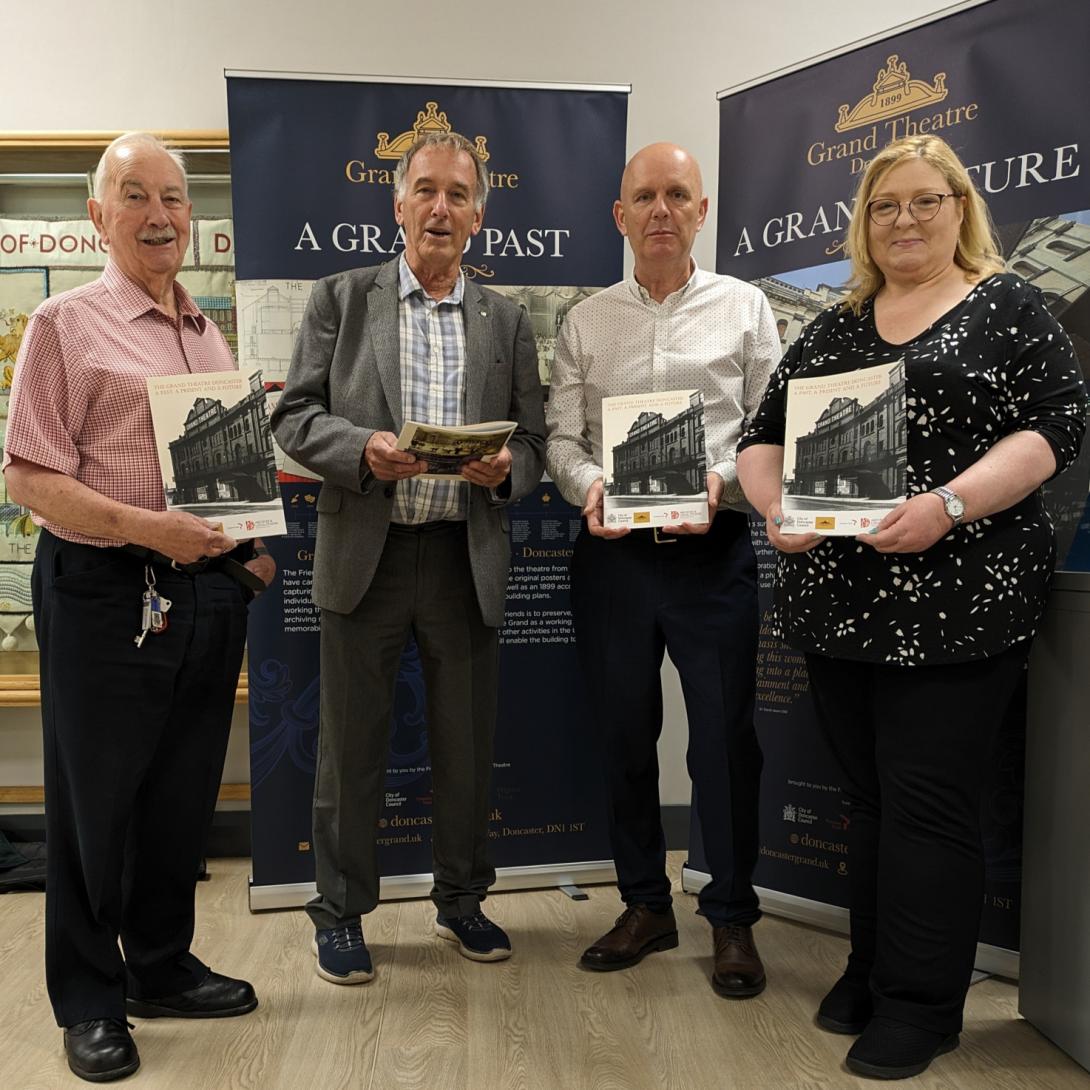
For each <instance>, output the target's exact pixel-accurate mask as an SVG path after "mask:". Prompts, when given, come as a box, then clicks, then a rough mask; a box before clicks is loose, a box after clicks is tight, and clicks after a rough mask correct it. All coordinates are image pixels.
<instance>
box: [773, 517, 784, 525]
mask: <svg viewBox="0 0 1090 1090" xmlns="http://www.w3.org/2000/svg"><path fill="white" fill-rule="evenodd" d="M772 521H773V522H774V523H775V524H776V525H777V526H782V525H783V519H782V518H780V516H779V515H777V516H776V517H775V518H774V519H773V520H772Z"/></svg>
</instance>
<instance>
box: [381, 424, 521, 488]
mask: <svg viewBox="0 0 1090 1090" xmlns="http://www.w3.org/2000/svg"><path fill="white" fill-rule="evenodd" d="M517 426H518V425H517V424H515V422H514V421H513V420H489V421H487V422H485V423H483V424H464V425H462V426H460V427H444V426H442V425H439V424H421V423H419V422H417V421H416V420H408V421H406V423H405V426H404V427H403V428H402V429H401V434H400V435H399V436H398V437H397V449H398V450H407V451H409V453H410V454H415V455H416V456H417V458H420V459H422V460H423V461H425V462H427V463H428V469H427V472H425V473H421V474H420V476H419V477H416V478H415V479H416V480H418V481H464V480H465V477H463V476H462V475H461V473H460V472H459V471H460V469H461V467H462V463H463V462H469V461H472V460H473V459H480V460H481V461H483V462H490V461H491V460H492V459H493V458H495V457H496V455H497V454H499V452H500V451H501V450H503V447H504V444H505V443H506V442H507V440H508V439H510V438H511V436H512V435H513V434H514V431H515V428H516V427H517Z"/></svg>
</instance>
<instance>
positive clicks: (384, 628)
mask: <svg viewBox="0 0 1090 1090" xmlns="http://www.w3.org/2000/svg"><path fill="white" fill-rule="evenodd" d="M487 195H488V173H487V171H486V170H485V167H484V164H483V163H482V162H481V161H480V159H479V158H478V157H477V156H476V155H475V154H474V150H473V145H472V144H471V143H470V142H469V141H467V140H466V139H465V138H464V137H462V136H459V135H458V134H456V133H439V134H429V135H427V136H424V137H422V138H420V139H419V140H417V141H416V143H415V144H413V146H412V147H411V148H410V149H409V150H408V151H407V152H406V153H405V155H404V156H403V157H402V159H401V161H400V162H399V163H398V166H397V170H396V172H395V175H394V216H395V219H396V220H397V222H398V223H399V224H400V225H401V227H402V229H403V231H404V236H405V252H404V254H403V255H402V256H401V257H399V258H397V259H395V260H393V261H390V262H388V263H387V264H385V265H381V266H378V267H377V268H367V269H354V270H351V271H349V272H345V273H339V274H337V275H335V276H330V277H327V278H326V279H324V280H320V281H318V283H317V284H315V285H314V291H313V293H312V295H311V299H310V303H309V305H308V307H307V311H306V315H305V317H304V319H303V325H302V327H301V329H300V331H299V336H298V339H297V341H296V344H295V351H294V354H293V356H292V362H291V369H290V371H289V372H288V379H287V384H286V386H285V389H284V393H283V396H282V397H281V399H280V403H279V405H278V406H277V408H276V411H275V413H274V414H273V430H274V432H275V434H276V438H277V441H278V442H279V443H280V445H281V446H282V447H283V448H284V450H285V451H287V453H288V454H290V455H291V456H292V457H293V458H295V459H297V460H298V461H299V462H301V463H302V464H303V465H305V466H307V467H309V468H310V469H312V470H314V471H315V472H317V473H319V474H321V476H322V478H323V484H322V490H321V493H320V495H319V497H318V538H317V548H316V551H315V557H314V601H315V604H317V605H318V606H319V607H320V608H321V611H322V635H321V656H322V657H321V665H322V678H321V724H320V732H319V753H318V771H317V778H316V782H315V793H314V854H315V862H316V870H317V882H318V896H317V897H316V898H315V899H314V900H313V901H311V902H310V904H309V905H308V906H307V911H308V912H309V914H310V917H311V919H312V920H313V921H314V925H315V929H316V934H315V940H314V947H313V948H314V951H315V953H316V954H317V957H318V975H319V976H321V977H323V978H324V979H325V980H329V981H332V982H333V983H337V984H359V983H362V982H364V981H367V980H370V979H371V978H372V976H373V969H372V963H371V957H370V954H369V952H368V950H367V947H366V944H365V943H364V939H363V931H362V927H361V923H360V917H361V915H364V914H366V913H368V912H370V911H371V910H372V909H373V908H374V907H375V905H376V904H377V903H378V892H379V874H378V863H377V855H376V847H375V834H376V827H377V822H378V818H379V811H380V807H381V804H382V793H383V790H384V781H385V773H386V764H387V754H388V749H389V735H390V710H391V705H392V701H393V692H394V687H395V684H396V681H397V671H398V663H399V660H400V656H401V651H402V648H403V647H404V645H405V641H406V638H407V636H408V635H409V633H410V632H412V633H413V635H414V636H415V639H416V643H417V647H418V648H419V651H420V658H421V662H422V665H423V669H424V680H425V686H426V689H427V716H428V745H429V749H430V754H431V766H432V798H433V823H432V853H433V871H434V883H435V884H434V888H433V889H432V899H433V901H434V902H435V905H436V908H437V910H438V917H437V921H436V931H437V933H438V934H440V935H441V936H443V937H444V938H448V939H452V940H454V941H455V942H457V943H458V945H459V949H460V951H461V953H462V954H464V955H465V956H466V957H469V958H472V959H474V960H478V961H495V960H499V959H501V958H505V957H508V956H510V953H511V945H510V942H509V941H508V938H507V936H506V935H505V934H504V933H503V931H502V930H501V929H500V928H499V927H497V926H496V925H495V924H494V923H492V921H490V920H489V919H488V918H487V917H486V916H485V915H484V914H483V913H482V912H481V910H480V902H481V901H482V900H483V899H484V897H485V894H486V892H487V890H488V888H489V886H490V885H491V884H492V882H493V881H494V880H495V870H494V869H493V868H492V867H491V865H490V864H489V862H488V852H487V843H488V841H487V835H488V833H487V821H488V810H489V782H490V777H491V770H492V736H493V731H494V726H495V718H496V687H497V659H498V634H499V626H500V624H501V623H502V621H503V608H504V592H505V588H506V584H507V569H508V563H509V555H510V553H509V546H508V523H507V514H506V512H505V511H504V506H505V505H506V504H507V503H510V502H512V501H513V500H517V499H519V498H520V497H522V496H524V495H526V493H528V492H529V491H530V490H531V489H532V488H533V487H534V486H535V485H536V484H537V483H538V481H539V479H540V477H541V472H542V468H543V465H544V445H545V444H544V434H545V424H544V414H543V408H542V391H541V385H540V380H539V378H538V371H537V352H536V348H535V345H534V337H533V333H532V331H531V329H530V323H529V319H528V318H527V316H526V314H525V313H524V312H523V311H522V310H521V309H520V308H519V307H517V306H516V305H515V304H513V303H512V302H510V301H509V300H506V299H504V298H502V297H500V296H498V295H496V294H495V293H493V292H489V291H487V290H483V289H481V288H479V287H477V286H476V285H475V284H473V283H472V282H470V281H469V280H467V278H466V277H465V275H464V274H463V273H462V271H461V258H462V253H463V251H464V249H465V245H466V243H467V241H468V240H469V238H470V236H472V235H475V234H476V233H477V232H478V231H479V230H480V227H481V222H482V219H483V216H484V206H485V200H486V198H487ZM505 418H506V419H510V420H513V421H515V422H516V423H517V424H518V427H517V429H516V431H515V433H514V435H512V437H511V439H510V440H509V442H508V444H507V446H506V447H505V448H504V449H503V451H501V452H500V454H498V455H497V456H496V457H495V458H494V459H493V460H492V461H490V462H483V461H476V460H475V461H470V462H468V463H466V464H465V465H464V466H463V467H462V470H461V475H462V478H464V479H463V480H460V481H456V482H441V481H420V480H414V478H416V477H417V476H418V475H419V474H420V473H421V472H423V471H424V469H425V468H426V463H425V462H423V461H417V460H416V459H415V458H414V456H413V455H411V454H409V453H407V452H405V451H399V450H397V449H396V445H395V444H396V436H397V433H398V432H399V431H400V430H401V426H402V424H403V423H404V422H405V421H406V420H409V419H415V420H418V421H422V422H426V423H431V424H444V425H458V424H471V423H476V422H480V421H485V420H498V419H505Z"/></svg>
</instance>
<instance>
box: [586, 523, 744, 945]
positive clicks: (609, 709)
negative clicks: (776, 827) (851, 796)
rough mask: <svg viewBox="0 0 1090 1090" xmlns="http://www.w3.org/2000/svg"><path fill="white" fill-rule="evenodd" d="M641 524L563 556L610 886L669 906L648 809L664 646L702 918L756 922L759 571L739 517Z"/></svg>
mask: <svg viewBox="0 0 1090 1090" xmlns="http://www.w3.org/2000/svg"><path fill="white" fill-rule="evenodd" d="M660 540H661V544H660V543H658V542H657V541H656V535H655V534H654V533H653V532H652V531H649V530H633V531H632V532H631V533H630V534H628V535H627V536H626V537H623V538H618V539H615V540H612V541H610V540H605V539H603V538H597V537H593V536H592V535H591V534H589V533H588V532H587V531H586V529H585V528H584V530H583V532H582V534H581V535H580V537H579V539H578V540H577V542H576V545H575V555H574V557H573V559H572V590H571V595H572V615H573V620H574V625H575V634H576V641H577V645H578V652H579V660H580V666H581V670H582V673H583V677H584V680H585V683H586V688H587V693H588V696H589V700H590V704H591V710H592V712H593V716H594V721H595V723H596V724H597V726H598V728H599V729H600V731H601V733H602V737H603V743H604V747H603V748H604V752H605V759H606V765H607V768H606V773H607V783H608V788H609V813H610V836H611V844H612V848H613V856H614V861H615V863H616V866H617V884H618V887H619V889H620V893H621V897H622V899H623V900H624V902H625V903H626V904H628V905H633V904H640V903H642V904H648V905H652V906H665V905H668V904H669V903H670V882H669V879H668V878H667V876H666V841H665V837H664V835H663V831H662V819H661V815H660V810H659V790H658V780H659V766H658V755H657V751H656V745H657V743H658V739H659V735H660V734H661V732H662V687H661V683H660V675H659V671H660V668H661V666H662V656H663V652H664V651H666V652H668V653H669V655H670V659H671V660H672V661H673V663H674V665H675V666H676V667H677V670H678V673H679V674H680V676H681V686H682V691H683V694H684V698H685V711H686V716H687V718H688V723H689V747H688V751H687V754H686V758H687V763H688V768H689V775H690V776H691V778H692V781H693V784H694V786H695V787H696V801H697V812H698V818H699V820H700V827H701V832H702V835H703V838H704V846H705V850H706V853H707V859H708V866H709V870H710V871H711V881H710V883H709V884H708V885H706V886H705V887H704V889H703V890H701V892H700V897H699V902H700V912H701V914H702V915H704V916H706V917H707V918H708V919H709V920H710V921H711V922H712V923H713V924H715V925H717V926H719V925H723V924H731V923H733V924H751V923H754V922H755V921H756V920H757V919H758V918H759V917H760V910H759V909H758V907H757V895H756V893H755V892H754V890H753V882H752V877H753V868H754V866H755V864H756V862H757V843H758V842H757V801H758V789H759V783H760V777H761V765H762V757H761V751H760V747H759V746H758V744H757V734H756V731H755V729H754V725H753V704H754V696H755V690H756V655H757V632H758V612H757V563H756V559H755V557H754V553H753V546H752V544H751V542H750V536H749V520H748V519H747V517H746V516H745V515H743V514H741V513H739V512H736V511H729V510H724V511H720V512H719V514H718V515H717V516H716V518H715V519H714V520H713V522H712V526H711V529H710V530H709V532H708V533H707V534H705V535H681V536H679V537H678V538H677V539H676V541H673V540H671V539H668V535H660Z"/></svg>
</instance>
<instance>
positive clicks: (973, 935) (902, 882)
mask: <svg viewBox="0 0 1090 1090" xmlns="http://www.w3.org/2000/svg"><path fill="white" fill-rule="evenodd" d="M1028 651H1029V645H1028V642H1023V643H1020V644H1015V645H1014V647H1012V648H1010V649H1008V650H1007V651H1004V652H1003V653H1002V654H999V655H993V656H991V657H989V658H983V659H975V660H972V661H970V662H961V663H953V664H949V665H934V666H912V667H906V666H898V665H887V664H885V663H872V662H858V661H852V660H848V659H834V658H828V657H826V656H824V655H814V654H808V655H807V656H806V666H807V669H808V670H809V672H810V687H811V691H812V692H813V695H814V705H815V707H816V709H817V717H818V723H819V725H820V727H821V730H822V732H823V733H824V734H825V737H826V739H827V740H828V742H829V745H830V747H831V749H832V751H833V753H834V754H835V756H836V758H837V761H838V763H839V765H840V768H841V771H842V774H843V777H844V779H843V784H842V787H843V791H844V794H845V796H846V798H847V799H848V802H849V805H850V817H851V823H850V825H849V827H848V852H849V855H848V874H849V882H850V885H849V902H850V907H851V954H850V956H849V960H848V969H847V973H848V976H850V977H852V978H853V979H855V980H858V981H860V982H862V981H869V984H870V988H871V992H872V994H873V997H874V1013H875V1014H876V1015H882V1016H883V1017H886V1018H892V1019H895V1020H896V1021H898V1022H906V1023H908V1024H909V1025H913V1026H918V1027H920V1028H922V1029H927V1030H931V1031H932V1032H935V1033H941V1034H944V1035H949V1034H953V1033H958V1032H959V1031H960V1030H961V1016H962V1008H963V1007H964V1005H965V993H966V992H967V991H968V988H969V980H970V977H971V976H972V971H973V961H974V959H975V956H976V943H977V935H978V934H979V931H980V915H981V910H982V907H983V902H984V846H983V842H982V840H981V821H980V814H981V809H980V808H981V793H982V790H983V784H984V776H985V773H986V771H987V768H988V756H989V752H990V750H991V746H992V741H993V739H994V738H995V734H996V731H997V730H998V728H999V726H1000V724H1001V723H1002V721H1003V716H1004V714H1005V713H1006V710H1007V706H1008V705H1009V704H1010V700H1011V696H1012V694H1013V693H1014V691H1015V688H1016V687H1017V685H1018V683H1019V681H1020V680H1021V678H1022V674H1023V670H1024V667H1025V663H1026V656H1027V654H1028Z"/></svg>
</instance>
